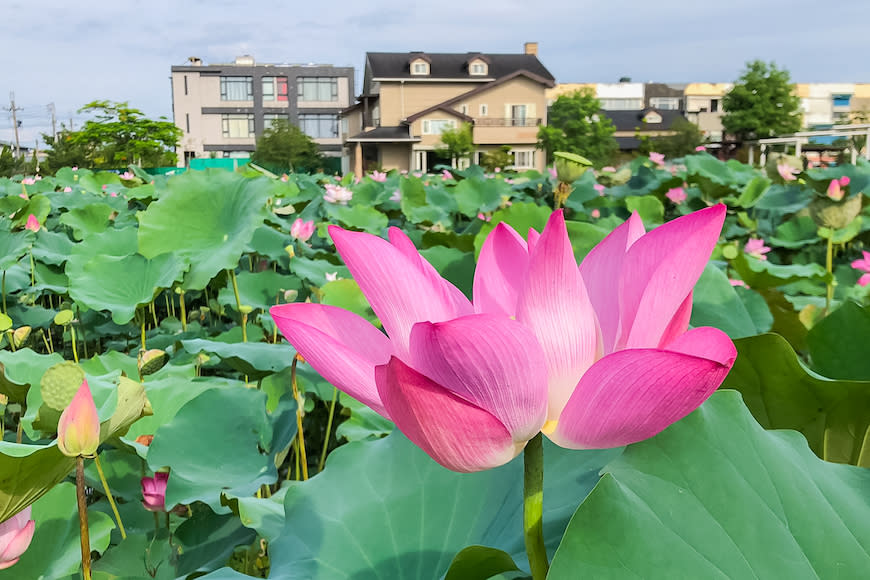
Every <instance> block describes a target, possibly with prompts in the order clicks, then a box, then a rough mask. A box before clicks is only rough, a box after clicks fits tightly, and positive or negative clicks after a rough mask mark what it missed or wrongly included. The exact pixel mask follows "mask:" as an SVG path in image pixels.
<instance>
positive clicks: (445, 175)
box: [441, 169, 453, 181]
mask: <svg viewBox="0 0 870 580" xmlns="http://www.w3.org/2000/svg"><path fill="white" fill-rule="evenodd" d="M441 179H443V180H445V181H446V180H448V179H453V174H452V173H450V172H449V171H447V170H446V169H445V170H443V171H442V172H441Z"/></svg>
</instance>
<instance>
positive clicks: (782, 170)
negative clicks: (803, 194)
mask: <svg viewBox="0 0 870 580" xmlns="http://www.w3.org/2000/svg"><path fill="white" fill-rule="evenodd" d="M776 172H777V173H779V176H780V177H782V179H783V181H794V180H796V179H797V177H795V176H794V173H792V168H791V166H790V165H789V164H788V163H780V164H779V165H777V166H776Z"/></svg>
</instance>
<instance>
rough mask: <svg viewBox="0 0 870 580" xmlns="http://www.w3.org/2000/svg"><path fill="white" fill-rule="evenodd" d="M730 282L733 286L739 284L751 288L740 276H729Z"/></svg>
mask: <svg viewBox="0 0 870 580" xmlns="http://www.w3.org/2000/svg"><path fill="white" fill-rule="evenodd" d="M728 282H730V283H731V285H732V286H739V287H741V288H749V284H747V283H746V282H744V281H743V280H741V279H739V278H728Z"/></svg>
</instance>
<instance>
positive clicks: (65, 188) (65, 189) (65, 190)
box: [63, 185, 72, 193]
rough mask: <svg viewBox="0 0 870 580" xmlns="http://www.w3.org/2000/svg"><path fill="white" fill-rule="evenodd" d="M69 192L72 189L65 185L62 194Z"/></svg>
mask: <svg viewBox="0 0 870 580" xmlns="http://www.w3.org/2000/svg"><path fill="white" fill-rule="evenodd" d="M71 191H72V187H70V186H69V185H67V186H66V187H64V188H63V192H64V193H70V192H71Z"/></svg>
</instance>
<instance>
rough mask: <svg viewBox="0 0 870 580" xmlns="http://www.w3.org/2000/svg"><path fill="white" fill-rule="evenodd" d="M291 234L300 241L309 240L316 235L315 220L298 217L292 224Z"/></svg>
mask: <svg viewBox="0 0 870 580" xmlns="http://www.w3.org/2000/svg"><path fill="white" fill-rule="evenodd" d="M290 235H291V236H293V237H294V238H295V239H297V240H299V241H300V242H307V241H308V240H309V239H310V238H311V236H313V235H314V221H313V220H312V221H307V222H306V221H303V220H302V218H296V221H294V222H293V225H291V226H290Z"/></svg>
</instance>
